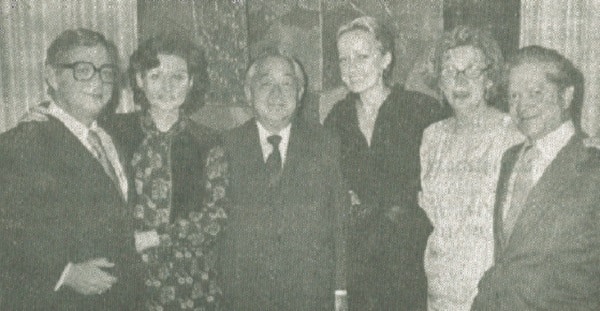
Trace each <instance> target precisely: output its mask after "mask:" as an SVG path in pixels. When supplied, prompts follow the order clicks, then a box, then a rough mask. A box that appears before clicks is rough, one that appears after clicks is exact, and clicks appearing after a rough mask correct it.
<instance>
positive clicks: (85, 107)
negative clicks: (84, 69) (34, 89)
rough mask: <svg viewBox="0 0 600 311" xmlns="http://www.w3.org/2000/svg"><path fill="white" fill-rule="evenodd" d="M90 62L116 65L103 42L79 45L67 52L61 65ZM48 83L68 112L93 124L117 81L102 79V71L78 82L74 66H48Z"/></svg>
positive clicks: (80, 120)
mask: <svg viewBox="0 0 600 311" xmlns="http://www.w3.org/2000/svg"><path fill="white" fill-rule="evenodd" d="M76 62H89V63H92V64H93V65H94V66H95V67H96V68H101V67H102V66H108V65H113V62H112V60H111V58H110V57H109V55H108V51H107V50H106V48H105V47H104V46H102V45H96V46H79V47H76V48H73V49H71V50H70V51H68V52H67V53H65V55H64V57H63V59H61V60H60V63H61V64H72V63H76ZM47 70H48V84H49V85H50V86H51V87H52V88H53V89H54V95H55V98H54V99H55V101H56V104H57V105H58V106H60V107H61V108H62V109H63V110H64V111H65V112H67V113H68V114H69V115H71V116H72V117H74V118H75V119H77V120H78V121H79V122H82V123H83V124H85V125H90V124H91V123H92V122H93V121H94V120H96V118H97V117H98V115H99V114H100V112H101V111H102V109H103V108H104V107H105V106H106V104H108V101H109V100H110V98H111V96H112V91H113V84H112V83H107V82H102V79H101V78H100V75H99V73H98V72H95V73H94V75H93V76H92V77H91V78H90V79H89V80H86V81H77V80H75V78H74V77H73V69H66V68H58V67H52V66H50V67H48V68H47Z"/></svg>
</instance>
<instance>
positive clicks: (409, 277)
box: [325, 86, 448, 310]
mask: <svg viewBox="0 0 600 311" xmlns="http://www.w3.org/2000/svg"><path fill="white" fill-rule="evenodd" d="M357 101H360V97H359V95H358V94H353V93H350V94H348V96H347V97H346V98H345V99H343V100H341V101H340V102H338V103H337V104H336V105H335V106H334V107H333V109H332V111H331V112H330V113H329V115H328V116H327V118H326V120H325V126H326V127H327V128H330V129H332V130H334V131H335V132H337V133H338V135H339V136H340V139H341V154H342V156H341V162H342V163H341V164H342V172H343V175H344V178H345V180H346V182H347V184H348V186H349V188H350V191H351V195H352V197H353V205H354V208H353V219H354V221H353V225H352V227H351V229H350V236H349V245H348V253H349V258H348V261H349V262H348V271H349V276H348V295H349V307H350V309H351V310H415V309H424V308H425V306H426V297H427V280H426V277H425V272H424V268H423V255H424V250H425V246H426V243H427V238H428V236H429V234H430V233H431V224H430V222H429V220H428V219H427V216H426V215H425V213H424V212H423V211H422V210H421V209H420V208H419V206H418V204H417V195H418V191H419V190H420V168H419V167H420V162H419V146H420V144H421V137H422V135H423V131H424V129H425V128H426V127H427V126H428V125H430V124H431V123H433V122H436V121H439V120H441V119H443V118H444V117H445V116H447V115H448V111H447V110H444V109H442V108H441V106H440V105H439V103H438V102H437V101H436V100H435V99H433V98H431V97H428V96H425V95H422V94H420V93H416V92H411V91H406V90H404V88H403V87H401V86H395V87H393V89H392V92H391V93H390V95H388V97H387V98H386V100H385V102H384V103H383V105H382V106H381V107H380V108H379V112H378V115H377V119H376V122H375V128H374V131H373V136H372V139H371V145H370V146H369V145H368V143H367V140H366V139H365V137H364V135H363V134H362V132H361V130H360V127H359V123H358V118H357V110H356V105H357Z"/></svg>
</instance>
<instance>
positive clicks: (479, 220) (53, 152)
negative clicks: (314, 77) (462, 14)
mask: <svg viewBox="0 0 600 311" xmlns="http://www.w3.org/2000/svg"><path fill="white" fill-rule="evenodd" d="M393 38H394V35H393V33H391V32H390V31H389V30H388V29H387V28H386V27H385V26H384V25H383V24H381V23H379V22H378V21H377V20H376V19H374V18H372V17H366V16H365V17H360V18H358V19H356V20H353V21H352V22H350V23H348V24H345V25H343V26H341V27H340V29H339V31H338V34H337V49H338V55H339V66H340V73H341V78H342V81H343V82H344V84H345V85H346V87H347V89H348V90H349V93H348V95H347V96H346V97H345V98H344V99H342V100H341V101H340V102H338V103H337V104H336V105H335V106H334V107H333V109H332V110H331V112H330V113H329V115H328V116H327V118H326V119H325V121H324V125H320V124H313V123H312V122H310V121H306V120H304V119H302V118H301V117H299V116H296V112H297V110H298V108H299V105H300V103H301V100H302V96H303V93H304V88H305V85H306V81H305V75H304V73H303V71H302V68H301V66H300V64H299V63H298V62H297V61H296V60H295V59H293V58H292V57H290V56H287V55H282V54H281V53H278V52H276V51H275V52H273V51H270V52H267V53H264V54H263V55H261V56H259V57H257V58H256V59H254V60H252V62H251V65H250V67H249V69H248V71H247V73H246V77H245V81H243V85H244V92H245V96H246V100H247V103H248V105H249V106H250V107H251V108H252V111H253V112H254V117H253V118H252V119H250V120H249V121H248V122H247V123H245V124H243V125H241V126H240V127H238V128H235V129H233V130H230V131H228V132H226V133H224V134H222V135H219V133H216V132H214V131H213V130H211V129H208V128H205V127H203V126H201V125H198V124H197V123H195V122H194V121H193V120H191V118H190V116H191V114H193V113H194V112H196V111H197V110H198V109H199V108H200V107H201V106H202V104H203V100H202V98H203V96H204V94H205V92H206V91H207V90H208V88H209V85H208V83H207V81H208V75H207V72H206V67H207V64H206V61H205V59H204V56H203V54H202V53H201V51H200V50H199V49H198V48H197V47H196V46H194V44H192V43H191V42H190V41H188V40H186V39H184V38H181V37H180V36H178V35H168V36H165V35H162V36H156V37H152V38H150V39H148V40H146V41H144V42H143V43H141V44H140V46H139V48H138V49H137V50H136V51H135V52H134V53H133V55H132V56H131V58H130V70H129V72H128V74H129V75H128V78H129V82H130V85H131V88H132V90H133V94H134V100H135V102H136V104H137V105H138V106H139V107H140V108H141V109H140V111H138V112H134V113H129V114H115V113H114V111H112V110H113V108H112V105H111V104H110V102H111V100H112V99H113V94H114V93H115V89H116V86H117V84H120V82H121V81H120V75H119V73H118V66H117V65H116V64H117V59H118V58H117V53H116V49H115V48H114V45H113V44H112V43H111V42H109V41H107V40H106V39H105V38H104V36H103V35H101V34H99V33H97V32H94V31H91V30H87V29H75V30H67V31H65V32H63V33H62V34H60V35H59V36H58V37H57V38H56V39H55V40H54V41H53V42H52V44H51V45H50V47H49V48H48V51H47V57H46V62H45V72H44V77H45V79H46V82H47V86H48V92H49V95H50V97H51V100H50V101H48V102H45V103H42V104H41V105H39V106H37V107H36V108H35V109H33V111H31V112H30V113H29V115H28V116H27V117H26V118H25V119H24V120H23V121H22V122H21V123H20V124H19V125H18V126H17V127H16V128H14V129H12V130H9V131H8V132H6V133H3V134H1V135H0V230H1V231H0V232H1V233H2V239H0V248H1V249H2V252H0V271H2V272H0V275H2V279H1V280H0V309H2V310H5V309H6V310H184V309H185V310H333V309H338V310H344V309H349V310H598V309H599V308H600V192H598V191H597V189H600V152H599V151H598V150H597V149H596V148H595V146H590V142H593V141H592V140H588V139H587V138H585V136H584V135H583V134H582V132H581V130H580V129H579V127H578V125H577V124H576V123H577V122H573V117H572V110H573V107H572V103H573V102H574V98H576V97H577V96H578V95H577V92H578V87H579V84H580V82H582V81H581V79H580V76H579V72H578V71H577V69H576V68H575V67H574V66H573V65H572V64H571V62H570V61H569V60H567V59H566V58H565V57H564V56H562V55H560V54H559V53H557V52H556V51H554V50H551V49H548V48H543V47H540V46H530V47H525V48H522V49H520V50H519V51H517V52H516V54H515V55H514V56H513V57H512V58H511V59H510V60H509V61H508V62H507V64H505V62H504V60H503V56H502V53H501V52H500V49H499V47H498V44H497V43H496V41H495V40H494V39H493V38H492V37H491V35H490V34H489V33H488V32H485V31H482V30H480V29H477V28H473V27H466V26H459V27H456V28H455V29H453V30H451V31H449V32H447V33H445V34H444V35H443V37H442V38H441V39H440V41H439V42H438V44H437V45H436V47H435V52H434V59H433V73H432V75H431V77H429V79H428V80H429V81H428V82H430V86H431V87H432V88H433V89H435V90H437V91H438V92H439V94H440V95H442V96H443V98H444V99H445V103H447V106H446V105H441V104H439V103H438V102H437V101H436V100H435V99H433V98H430V97H428V96H426V95H423V94H421V93H417V92H413V91H409V90H406V89H405V88H404V87H403V86H401V85H393V84H392V82H391V69H392V67H393V61H394V57H395V55H394V47H395V45H394V40H393ZM502 86H505V87H504V88H502ZM503 98H507V101H508V104H509V107H510V109H509V110H510V113H509V114H506V113H504V112H501V110H499V109H498V108H497V107H498V106H499V104H500V103H502V102H503V100H502V99H503ZM575 119H576V118H575Z"/></svg>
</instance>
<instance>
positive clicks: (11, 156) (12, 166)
mask: <svg viewBox="0 0 600 311" xmlns="http://www.w3.org/2000/svg"><path fill="white" fill-rule="evenodd" d="M14 134H15V133H14V132H10V133H6V134H5V135H3V137H2V139H1V141H0V234H1V236H2V239H0V249H1V250H2V251H1V252H0V273H1V276H2V280H1V281H0V283H1V285H0V286H2V292H3V293H4V294H6V297H4V298H3V299H1V301H0V304H1V309H3V310H4V309H6V310H12V309H15V310H16V309H21V308H23V306H25V305H26V306H29V307H32V306H35V305H36V301H40V302H41V301H44V300H46V299H49V298H48V297H51V296H53V295H54V291H53V290H54V286H55V285H56V282H57V281H58V279H59V277H60V275H61V273H62V271H63V269H64V268H65V266H66V265H67V263H68V262H69V258H68V251H67V248H68V246H67V245H64V243H62V241H59V240H58V239H59V238H58V237H57V236H56V235H55V234H53V233H52V232H53V230H56V227H57V226H60V225H61V223H60V219H56V217H54V218H53V215H52V207H48V206H46V203H45V202H46V199H45V198H47V197H48V196H49V195H51V193H52V192H53V191H54V190H53V179H52V177H51V176H48V174H45V173H44V170H43V169H40V165H43V163H41V162H43V161H40V160H36V159H37V158H41V156H40V155H43V152H42V151H41V150H37V148H31V147H28V146H31V145H35V142H32V141H30V140H27V139H26V138H27V137H28V136H25V137H23V136H21V135H19V134H18V133H17V134H16V135H14ZM22 138H25V139H22ZM38 220H48V222H49V223H51V224H54V225H49V224H43V223H41V222H39V221H38ZM63 225H64V224H63ZM57 245H60V247H54V246H57ZM22 304H23V305H22Z"/></svg>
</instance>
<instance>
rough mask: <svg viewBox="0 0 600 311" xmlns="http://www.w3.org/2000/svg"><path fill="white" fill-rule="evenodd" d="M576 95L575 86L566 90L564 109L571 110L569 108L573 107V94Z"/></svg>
mask: <svg viewBox="0 0 600 311" xmlns="http://www.w3.org/2000/svg"><path fill="white" fill-rule="evenodd" d="M574 93H575V86H569V87H568V88H565V89H564V90H563V92H562V99H563V102H562V104H563V105H562V108H563V109H565V110H566V109H569V107H571V104H572V103H573V94H574Z"/></svg>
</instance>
